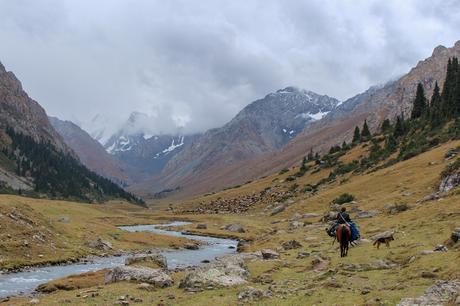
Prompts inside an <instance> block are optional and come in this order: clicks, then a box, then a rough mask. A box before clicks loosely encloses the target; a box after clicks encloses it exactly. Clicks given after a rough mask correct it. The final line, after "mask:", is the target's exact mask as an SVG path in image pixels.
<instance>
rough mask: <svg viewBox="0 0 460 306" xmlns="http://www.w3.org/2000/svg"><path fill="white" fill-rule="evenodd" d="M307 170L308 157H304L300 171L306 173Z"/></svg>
mask: <svg viewBox="0 0 460 306" xmlns="http://www.w3.org/2000/svg"><path fill="white" fill-rule="evenodd" d="M306 171H307V157H304V158H303V159H302V165H301V166H300V172H302V173H305V172H306Z"/></svg>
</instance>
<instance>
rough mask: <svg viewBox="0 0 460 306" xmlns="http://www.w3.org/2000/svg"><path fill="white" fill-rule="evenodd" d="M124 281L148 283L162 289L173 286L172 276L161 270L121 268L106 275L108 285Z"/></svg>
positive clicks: (116, 268)
mask: <svg viewBox="0 0 460 306" xmlns="http://www.w3.org/2000/svg"><path fill="white" fill-rule="evenodd" d="M122 281H134V282H140V283H147V284H151V285H154V286H155V287H160V288H164V287H169V286H171V285H172V284H173V280H172V278H171V276H170V275H169V274H168V273H167V272H166V271H165V270H161V269H152V268H146V267H130V266H121V267H115V268H113V269H111V270H109V271H108V272H107V273H106V274H105V283H106V284H110V283H117V282H122Z"/></svg>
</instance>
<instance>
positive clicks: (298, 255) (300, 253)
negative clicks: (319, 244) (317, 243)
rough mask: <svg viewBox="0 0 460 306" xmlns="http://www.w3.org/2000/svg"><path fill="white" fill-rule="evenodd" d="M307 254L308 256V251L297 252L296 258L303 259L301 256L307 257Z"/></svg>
mask: <svg viewBox="0 0 460 306" xmlns="http://www.w3.org/2000/svg"><path fill="white" fill-rule="evenodd" d="M309 256H310V253H308V252H299V253H298V254H297V257H296V258H297V259H303V258H307V257H309Z"/></svg>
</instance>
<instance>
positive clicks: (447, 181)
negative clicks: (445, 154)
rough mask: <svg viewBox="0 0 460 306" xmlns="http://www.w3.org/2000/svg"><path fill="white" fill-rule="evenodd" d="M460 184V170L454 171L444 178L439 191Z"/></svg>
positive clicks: (447, 189) (448, 189)
mask: <svg viewBox="0 0 460 306" xmlns="http://www.w3.org/2000/svg"><path fill="white" fill-rule="evenodd" d="M459 184H460V172H454V173H451V174H449V175H446V176H445V177H443V178H442V180H441V184H439V192H448V191H450V190H451V189H452V188H455V187H457V186H458V185H459Z"/></svg>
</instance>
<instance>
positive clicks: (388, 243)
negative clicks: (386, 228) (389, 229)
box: [372, 234, 395, 249]
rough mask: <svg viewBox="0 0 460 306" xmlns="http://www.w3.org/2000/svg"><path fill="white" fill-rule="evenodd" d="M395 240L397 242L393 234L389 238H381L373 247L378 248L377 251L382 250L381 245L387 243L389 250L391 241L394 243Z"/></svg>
mask: <svg viewBox="0 0 460 306" xmlns="http://www.w3.org/2000/svg"><path fill="white" fill-rule="evenodd" d="M393 240H395V238H394V237H393V234H392V235H391V236H389V237H385V238H379V239H377V240H375V241H374V243H373V244H372V245H375V246H377V249H379V248H380V245H381V244H382V243H385V245H386V246H387V248H389V247H390V241H393Z"/></svg>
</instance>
